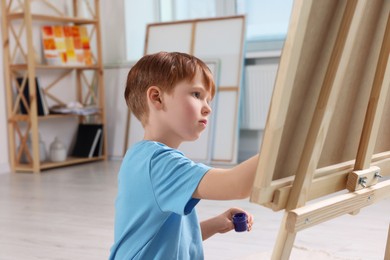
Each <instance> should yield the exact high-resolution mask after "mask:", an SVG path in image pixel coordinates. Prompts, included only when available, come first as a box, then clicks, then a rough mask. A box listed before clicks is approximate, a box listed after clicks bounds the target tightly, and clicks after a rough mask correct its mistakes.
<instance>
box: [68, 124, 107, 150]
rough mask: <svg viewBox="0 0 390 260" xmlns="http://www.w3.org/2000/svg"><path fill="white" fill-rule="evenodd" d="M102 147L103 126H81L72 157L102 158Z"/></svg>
mask: <svg viewBox="0 0 390 260" xmlns="http://www.w3.org/2000/svg"><path fill="white" fill-rule="evenodd" d="M102 146H103V125H102V124H79V126H78V129H77V135H76V141H75V144H74V147H73V152H72V156H75V157H86V158H92V157H97V156H101V155H102Z"/></svg>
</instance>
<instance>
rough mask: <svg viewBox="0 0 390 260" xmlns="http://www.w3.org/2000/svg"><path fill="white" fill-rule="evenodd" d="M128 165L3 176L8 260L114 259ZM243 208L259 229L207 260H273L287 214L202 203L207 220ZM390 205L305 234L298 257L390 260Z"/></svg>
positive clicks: (218, 239) (216, 242) (218, 242)
mask: <svg viewBox="0 0 390 260" xmlns="http://www.w3.org/2000/svg"><path fill="white" fill-rule="evenodd" d="M119 166H120V162H118V161H109V162H98V163H89V164H83V165H79V166H72V167H66V168H59V169H54V170H50V171H44V172H43V173H42V174H40V175H38V174H22V173H18V174H3V175H0V259H1V260H19V259H23V260H25V259H31V260H33V259H50V260H54V259H72V260H73V259H83V260H88V259H94V260H95V259H107V257H108V254H109V249H110V247H111V244H112V240H113V224H114V223H113V216H114V199H115V196H116V179H117V175H116V174H117V171H118V169H119ZM232 206H238V207H242V208H244V209H246V210H248V211H250V212H251V213H252V214H254V216H255V225H254V227H253V231H252V232H249V233H247V232H245V233H235V232H230V233H228V234H219V235H216V236H214V237H212V238H210V239H209V240H207V241H205V242H204V250H205V256H206V259H209V260H219V259H221V260H225V259H270V256H271V252H272V249H273V245H274V242H275V239H276V235H277V232H278V230H279V226H280V222H281V218H282V214H283V213H282V212H272V211H271V210H269V209H267V208H264V207H262V206H259V205H256V204H252V203H249V202H248V201H247V200H239V201H223V202H221V201H205V200H204V201H201V202H200V204H199V205H198V206H197V210H198V214H199V217H200V218H201V219H204V218H207V217H210V216H213V215H216V214H219V213H221V212H222V211H224V210H226V209H227V208H229V207H232ZM389 221H390V200H384V201H381V202H379V203H376V204H375V205H372V206H370V207H368V208H365V209H362V210H361V212H360V213H359V214H358V215H356V216H350V215H345V216H342V217H340V218H337V219H334V220H331V221H329V222H326V223H323V224H321V225H318V226H316V227H312V228H310V229H308V230H305V231H302V232H299V233H298V235H297V237H296V240H295V245H294V249H293V251H292V255H291V258H290V259H299V260H300V259H316V260H321V259H335V260H340V259H362V260H371V259H372V260H378V259H383V256H384V250H385V244H386V239H387V232H388V231H387V230H388V226H389Z"/></svg>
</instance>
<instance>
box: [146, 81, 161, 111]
mask: <svg viewBox="0 0 390 260" xmlns="http://www.w3.org/2000/svg"><path fill="white" fill-rule="evenodd" d="M146 94H147V98H148V102H150V104H152V105H153V106H155V107H156V108H157V109H161V108H162V107H163V104H162V91H161V89H160V88H159V87H156V86H151V87H149V88H148V91H147V93H146Z"/></svg>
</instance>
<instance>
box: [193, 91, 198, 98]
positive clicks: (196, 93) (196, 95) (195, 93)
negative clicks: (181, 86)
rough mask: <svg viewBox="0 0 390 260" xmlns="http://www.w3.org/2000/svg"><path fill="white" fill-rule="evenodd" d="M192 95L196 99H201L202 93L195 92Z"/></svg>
mask: <svg viewBox="0 0 390 260" xmlns="http://www.w3.org/2000/svg"><path fill="white" fill-rule="evenodd" d="M192 95H193V96H194V97H196V98H200V92H194V93H192Z"/></svg>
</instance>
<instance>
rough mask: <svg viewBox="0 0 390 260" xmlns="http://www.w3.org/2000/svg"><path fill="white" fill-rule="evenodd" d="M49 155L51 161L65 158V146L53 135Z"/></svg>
mask: <svg viewBox="0 0 390 260" xmlns="http://www.w3.org/2000/svg"><path fill="white" fill-rule="evenodd" d="M49 156H50V161H52V162H63V161H65V160H66V147H65V145H64V144H63V143H62V142H61V141H60V139H58V137H55V138H54V141H53V142H52V143H51V144H50V153H49Z"/></svg>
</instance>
